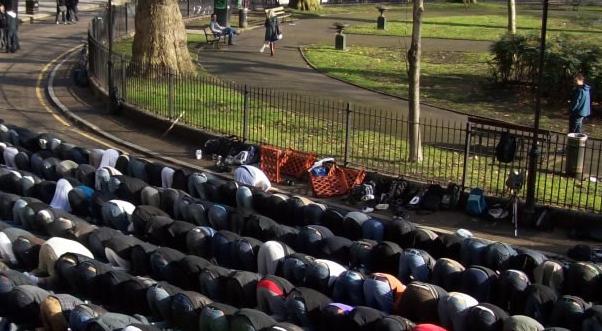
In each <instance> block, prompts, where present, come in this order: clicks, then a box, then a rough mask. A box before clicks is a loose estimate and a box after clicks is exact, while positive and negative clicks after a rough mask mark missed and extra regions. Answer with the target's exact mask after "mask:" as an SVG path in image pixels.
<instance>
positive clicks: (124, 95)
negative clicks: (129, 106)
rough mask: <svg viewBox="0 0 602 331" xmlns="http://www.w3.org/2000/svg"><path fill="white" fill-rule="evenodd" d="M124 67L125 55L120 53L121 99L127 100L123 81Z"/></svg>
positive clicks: (125, 84)
mask: <svg viewBox="0 0 602 331" xmlns="http://www.w3.org/2000/svg"><path fill="white" fill-rule="evenodd" d="M126 69H127V66H126V63H125V56H123V55H121V98H122V99H123V100H127V82H126V81H125V77H126Z"/></svg>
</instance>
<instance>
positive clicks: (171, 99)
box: [167, 72, 175, 119]
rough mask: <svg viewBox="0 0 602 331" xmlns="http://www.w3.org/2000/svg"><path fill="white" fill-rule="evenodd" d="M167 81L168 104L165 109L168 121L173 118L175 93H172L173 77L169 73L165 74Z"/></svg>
mask: <svg viewBox="0 0 602 331" xmlns="http://www.w3.org/2000/svg"><path fill="white" fill-rule="evenodd" d="M167 78H168V79H167V80H168V85H169V91H168V96H167V98H168V101H167V102H168V104H167V109H168V112H169V113H168V118H169V119H173V118H174V115H173V114H174V107H175V93H174V81H173V80H174V75H173V74H172V73H171V72H169V73H168V74H167Z"/></svg>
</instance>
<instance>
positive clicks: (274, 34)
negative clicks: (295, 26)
mask: <svg viewBox="0 0 602 331" xmlns="http://www.w3.org/2000/svg"><path fill="white" fill-rule="evenodd" d="M264 25H265V41H266V42H274V41H278V35H279V34H280V26H279V25H278V17H276V16H274V17H272V18H266V19H265V23H264Z"/></svg>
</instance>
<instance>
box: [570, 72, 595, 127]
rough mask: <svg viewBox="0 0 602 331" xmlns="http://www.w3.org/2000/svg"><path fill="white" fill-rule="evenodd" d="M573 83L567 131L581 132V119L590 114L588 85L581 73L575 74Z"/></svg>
mask: <svg viewBox="0 0 602 331" xmlns="http://www.w3.org/2000/svg"><path fill="white" fill-rule="evenodd" d="M575 85H576V86H575V88H574V89H573V93H572V95H571V102H570V106H569V111H570V113H571V116H570V118H569V133H581V127H582V125H583V119H584V118H585V117H588V116H589V115H590V114H591V97H590V87H589V85H587V84H585V76H583V74H582V73H578V74H576V75H575Z"/></svg>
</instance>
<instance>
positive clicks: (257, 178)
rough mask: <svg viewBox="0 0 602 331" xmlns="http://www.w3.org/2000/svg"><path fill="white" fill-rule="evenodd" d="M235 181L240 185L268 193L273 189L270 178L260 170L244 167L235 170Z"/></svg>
mask: <svg viewBox="0 0 602 331" xmlns="http://www.w3.org/2000/svg"><path fill="white" fill-rule="evenodd" d="M234 181H236V182H237V183H239V184H242V185H247V186H251V187H256V188H258V189H260V190H262V191H267V190H269V189H270V188H271V187H272V184H271V183H270V180H269V179H268V177H267V176H266V175H265V174H264V173H263V171H261V170H260V169H259V168H256V167H253V166H249V165H243V166H240V167H238V168H236V170H234Z"/></svg>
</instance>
